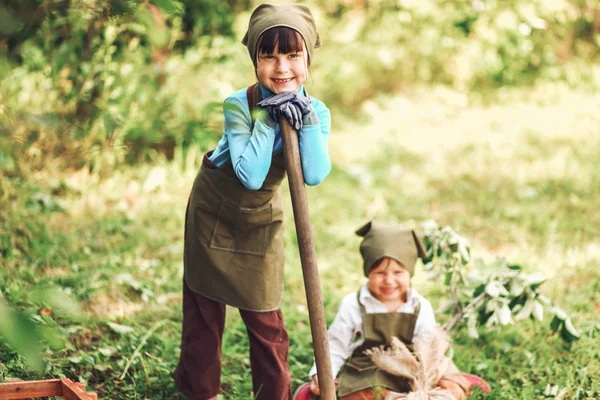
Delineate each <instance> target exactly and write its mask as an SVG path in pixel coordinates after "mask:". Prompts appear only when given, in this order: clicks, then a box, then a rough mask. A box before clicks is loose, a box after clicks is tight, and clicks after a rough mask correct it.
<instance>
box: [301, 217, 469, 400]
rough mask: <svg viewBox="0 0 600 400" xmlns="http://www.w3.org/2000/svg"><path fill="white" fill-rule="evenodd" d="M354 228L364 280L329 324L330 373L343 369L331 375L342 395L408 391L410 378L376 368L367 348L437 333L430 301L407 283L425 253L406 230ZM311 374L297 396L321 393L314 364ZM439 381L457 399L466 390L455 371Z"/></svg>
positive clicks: (367, 399)
mask: <svg viewBox="0 0 600 400" xmlns="http://www.w3.org/2000/svg"><path fill="white" fill-rule="evenodd" d="M356 233H357V234H358V235H359V236H362V237H364V239H363V241H362V243H361V244H360V252H361V255H362V257H363V259H364V265H363V269H364V274H365V276H367V278H368V281H367V283H366V284H365V285H363V286H362V287H361V288H360V289H359V290H358V293H350V294H348V295H347V296H345V297H344V299H343V300H342V303H341V305H340V308H339V311H338V313H337V315H336V317H335V319H334V321H333V323H332V324H331V326H330V328H329V351H330V356H331V364H332V369H333V374H334V376H336V375H338V372H339V371H340V370H341V372H340V374H339V376H338V379H336V380H335V382H336V386H337V390H338V395H339V398H340V399H342V400H360V399H364V400H375V399H383V398H384V397H385V395H386V394H387V393H389V392H390V391H393V392H408V391H410V387H409V384H408V381H407V379H406V378H402V377H398V376H394V375H391V374H389V373H387V372H385V371H383V370H381V369H379V368H377V367H376V366H375V364H374V363H373V361H372V360H371V359H370V358H369V357H368V356H367V355H365V354H364V352H365V350H369V349H372V348H374V347H379V346H385V347H387V346H389V345H390V344H391V338H392V337H393V336H395V337H397V338H399V339H400V340H402V341H403V342H404V343H405V344H407V345H410V344H411V343H412V342H413V341H414V339H415V338H416V337H419V336H421V335H432V336H433V335H434V334H435V329H436V321H435V315H434V312H433V308H432V306H431V303H430V302H429V301H428V300H427V299H425V298H424V297H423V296H421V295H420V294H419V293H418V292H417V290H416V289H415V288H413V287H411V284H410V278H411V276H412V275H413V272H414V268H415V263H416V261H417V258H422V257H424V256H425V253H424V251H423V248H422V246H421V244H420V242H419V239H418V238H417V236H416V235H415V233H414V231H412V230H410V229H405V228H402V227H399V226H394V225H389V224H384V223H380V222H376V221H373V222H369V223H368V224H366V225H365V226H363V227H361V228H360V229H359V230H357V231H356ZM342 367H343V368H342ZM456 372H458V370H456ZM309 375H310V376H311V377H312V380H311V382H310V384H308V383H307V384H305V385H303V386H301V387H300V388H299V389H298V390H297V391H296V395H295V397H294V398H295V399H297V400H301V399H302V400H303V399H309V398H316V397H318V396H319V385H318V380H317V376H316V365H313V367H312V369H311V371H310V374H309ZM438 385H439V386H441V387H443V388H445V389H446V390H448V391H450V392H451V393H452V395H453V396H454V397H455V398H456V399H458V400H462V399H464V398H465V397H466V394H467V393H468V392H469V390H470V384H469V382H468V381H467V380H466V379H464V378H463V377H462V376H460V374H459V373H457V374H452V375H449V376H444V378H442V379H441V380H440V381H439V382H438Z"/></svg>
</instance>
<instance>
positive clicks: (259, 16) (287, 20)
mask: <svg viewBox="0 0 600 400" xmlns="http://www.w3.org/2000/svg"><path fill="white" fill-rule="evenodd" d="M277 26H286V27H288V28H292V29H294V30H295V31H297V32H298V33H300V35H302V38H303V39H304V43H306V51H307V52H308V58H309V60H312V53H313V50H314V49H315V48H317V47H320V46H321V39H320V38H319V33H318V32H317V26H316V24H315V19H314V18H313V16H312V13H311V12H310V10H309V9H308V7H307V6H305V5H303V4H271V3H264V4H261V5H260V6H258V7H256V9H255V10H254V12H252V15H251V16H250V22H249V23H248V32H246V35H245V36H244V39H242V43H243V44H244V45H246V47H248V52H249V53H250V58H252V63H253V64H254V66H256V45H257V44H258V39H259V38H260V35H262V34H263V33H265V31H267V30H269V29H271V28H275V27H277Z"/></svg>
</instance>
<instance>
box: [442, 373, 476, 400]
mask: <svg viewBox="0 0 600 400" xmlns="http://www.w3.org/2000/svg"><path fill="white" fill-rule="evenodd" d="M438 386H440V387H441V388H443V389H446V390H447V391H449V392H450V393H451V394H452V396H454V397H455V398H456V400H465V399H466V398H467V396H468V395H469V394H471V384H470V383H469V381H468V380H466V379H465V378H463V377H462V376H460V375H454V374H453V375H452V376H443V377H442V379H440V381H439V382H438Z"/></svg>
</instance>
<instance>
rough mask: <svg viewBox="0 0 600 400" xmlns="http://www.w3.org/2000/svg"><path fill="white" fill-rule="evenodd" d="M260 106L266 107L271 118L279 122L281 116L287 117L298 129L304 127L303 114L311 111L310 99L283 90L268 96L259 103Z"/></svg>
mask: <svg viewBox="0 0 600 400" xmlns="http://www.w3.org/2000/svg"><path fill="white" fill-rule="evenodd" d="M258 105H259V106H260V107H266V108H267V112H268V113H269V118H270V119H271V120H272V121H273V122H274V123H277V122H279V118H280V117H285V119H287V120H288V122H289V123H290V125H292V126H293V127H294V129H296V130H300V129H302V126H303V121H302V116H303V115H304V114H308V113H309V112H310V110H309V105H310V100H309V98H308V97H305V96H302V95H301V94H298V93H296V92H282V93H279V94H276V95H274V96H271V97H269V98H266V99H264V100H262V101H261V102H260V103H258Z"/></svg>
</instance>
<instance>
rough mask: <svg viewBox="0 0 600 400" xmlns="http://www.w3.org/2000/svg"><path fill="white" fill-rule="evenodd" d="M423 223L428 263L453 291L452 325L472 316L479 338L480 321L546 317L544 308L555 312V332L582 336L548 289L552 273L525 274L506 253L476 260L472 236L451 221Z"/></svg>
mask: <svg viewBox="0 0 600 400" xmlns="http://www.w3.org/2000/svg"><path fill="white" fill-rule="evenodd" d="M422 227H423V230H424V240H425V246H426V252H427V257H426V259H424V260H423V261H424V263H425V266H424V268H425V270H426V271H428V272H430V274H431V278H432V279H437V278H441V277H443V281H444V285H445V286H446V288H447V291H448V293H449V295H450V297H451V300H450V302H449V304H448V305H447V306H446V309H447V310H446V311H450V312H451V314H452V315H453V318H452V320H451V321H449V322H448V323H447V324H446V326H445V329H446V330H447V331H449V330H450V329H451V328H452V327H453V326H454V325H455V324H456V323H457V322H459V321H461V320H463V319H466V322H467V326H468V329H469V330H468V332H469V337H471V338H474V339H476V338H478V337H479V333H478V331H477V328H478V327H480V326H484V327H486V328H490V327H492V326H494V325H509V324H514V323H515V321H521V320H524V319H529V318H531V319H535V320H538V321H543V319H544V312H549V313H551V314H553V318H552V322H551V324H550V326H551V328H552V330H553V331H554V332H559V333H560V336H561V337H562V338H563V339H564V340H565V341H567V342H571V341H574V340H577V339H578V338H579V336H580V334H579V332H578V331H577V329H575V327H574V326H573V323H572V322H571V319H570V318H569V317H568V315H567V314H566V313H565V312H564V311H563V310H562V309H561V308H560V307H558V306H557V305H555V304H553V303H552V302H551V300H550V299H549V298H548V297H547V296H545V295H544V294H543V293H542V291H541V289H540V286H541V285H542V284H543V283H544V282H545V281H546V280H547V278H545V277H544V276H541V275H539V274H525V273H523V271H522V267H521V266H519V265H515V264H509V263H508V262H507V261H506V260H505V259H503V258H498V259H496V260H495V261H494V262H492V263H488V264H486V263H485V262H484V261H483V260H481V259H476V260H473V259H472V258H471V251H470V248H469V245H468V241H467V239H466V238H464V237H462V236H460V235H459V234H457V233H456V232H455V231H454V230H453V229H452V228H450V227H449V226H446V227H443V228H441V227H439V226H438V225H437V223H436V222H434V221H427V222H425V223H423V224H422ZM473 267H474V269H475V270H474V271H473Z"/></svg>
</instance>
